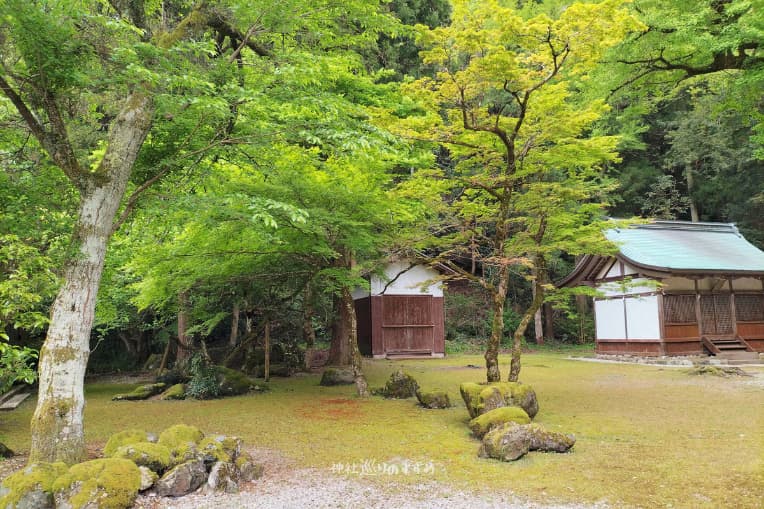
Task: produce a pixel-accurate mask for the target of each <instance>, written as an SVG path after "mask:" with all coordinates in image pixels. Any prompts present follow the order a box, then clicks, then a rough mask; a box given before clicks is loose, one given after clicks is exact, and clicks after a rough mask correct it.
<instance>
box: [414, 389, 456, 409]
mask: <svg viewBox="0 0 764 509" xmlns="http://www.w3.org/2000/svg"><path fill="white" fill-rule="evenodd" d="M416 399H417V400H418V401H419V404H420V405H422V406H423V407H425V408H450V407H451V400H450V399H449V397H448V393H447V392H445V391H429V392H428V391H416Z"/></svg>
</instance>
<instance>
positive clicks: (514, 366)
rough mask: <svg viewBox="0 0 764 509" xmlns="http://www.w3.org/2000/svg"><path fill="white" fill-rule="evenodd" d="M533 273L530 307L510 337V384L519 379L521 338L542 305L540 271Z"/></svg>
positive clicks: (542, 291)
mask: <svg viewBox="0 0 764 509" xmlns="http://www.w3.org/2000/svg"><path fill="white" fill-rule="evenodd" d="M535 272H536V280H535V281H534V282H533V286H534V289H535V291H534V295H533V301H531V305H530V306H529V307H528V309H526V310H525V313H524V314H523V317H522V318H521V319H520V323H519V324H518V326H517V329H515V332H514V334H513V336H512V361H511V362H510V365H509V378H508V379H509V381H510V382H517V381H518V379H519V378H520V367H521V363H520V357H521V355H522V345H523V337H525V331H526V329H527V328H528V325H529V324H530V322H531V320H532V319H533V317H534V315H535V314H536V311H538V310H539V309H540V308H541V305H542V304H543V303H544V287H543V286H542V284H543V281H541V278H542V271H541V270H536V271H535Z"/></svg>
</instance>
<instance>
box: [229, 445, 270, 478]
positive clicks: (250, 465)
mask: <svg viewBox="0 0 764 509" xmlns="http://www.w3.org/2000/svg"><path fill="white" fill-rule="evenodd" d="M235 464H236V468H238V469H239V478H240V480H241V481H242V482H249V481H254V480H255V479H260V478H261V477H262V476H263V473H264V470H265V469H264V468H263V465H261V464H260V463H255V460H254V459H253V458H252V456H251V455H250V454H249V453H248V452H242V453H241V454H240V455H239V457H238V458H236V463H235Z"/></svg>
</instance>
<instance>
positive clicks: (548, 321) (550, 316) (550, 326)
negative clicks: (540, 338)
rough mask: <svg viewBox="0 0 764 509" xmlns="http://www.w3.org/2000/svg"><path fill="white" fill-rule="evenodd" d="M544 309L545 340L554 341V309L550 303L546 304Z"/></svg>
mask: <svg viewBox="0 0 764 509" xmlns="http://www.w3.org/2000/svg"><path fill="white" fill-rule="evenodd" d="M541 307H542V308H544V322H545V324H544V339H546V340H548V341H554V308H553V307H552V304H550V303H549V302H545V303H544V305H543V306H541Z"/></svg>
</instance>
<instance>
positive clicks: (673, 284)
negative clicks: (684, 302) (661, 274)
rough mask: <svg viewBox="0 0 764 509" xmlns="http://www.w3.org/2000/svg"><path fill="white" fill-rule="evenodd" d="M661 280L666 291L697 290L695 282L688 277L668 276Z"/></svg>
mask: <svg viewBox="0 0 764 509" xmlns="http://www.w3.org/2000/svg"><path fill="white" fill-rule="evenodd" d="M661 282H662V283H663V291H664V293H671V292H694V291H695V282H694V281H693V280H692V279H687V278H686V277H667V278H666V279H664V280H663V281H661Z"/></svg>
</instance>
